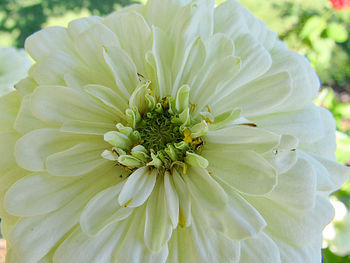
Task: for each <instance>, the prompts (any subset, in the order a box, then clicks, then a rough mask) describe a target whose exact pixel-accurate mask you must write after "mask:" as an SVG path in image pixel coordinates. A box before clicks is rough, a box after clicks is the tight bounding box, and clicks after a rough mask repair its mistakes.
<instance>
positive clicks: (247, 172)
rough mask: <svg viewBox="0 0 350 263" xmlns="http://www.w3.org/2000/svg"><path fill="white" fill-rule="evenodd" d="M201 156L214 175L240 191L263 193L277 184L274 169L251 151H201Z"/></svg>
mask: <svg viewBox="0 0 350 263" xmlns="http://www.w3.org/2000/svg"><path fill="white" fill-rule="evenodd" d="M203 156H204V157H205V158H206V159H208V160H209V167H208V170H209V171H212V172H213V175H214V176H215V177H217V178H220V179H221V180H222V181H224V182H226V183H227V184H228V185H230V186H231V187H234V188H235V189H237V190H239V191H241V192H244V193H248V194H252V195H264V194H266V193H268V192H270V191H271V190H272V189H273V188H274V187H275V185H276V184H277V174H276V171H275V169H274V168H273V167H272V166H271V165H270V164H269V163H268V162H267V161H266V160H265V159H264V158H262V157H261V155H259V154H257V153H255V152H253V151H237V152H235V151H230V152H229V151H227V152H222V153H220V152H203Z"/></svg>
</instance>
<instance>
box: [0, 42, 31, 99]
mask: <svg viewBox="0 0 350 263" xmlns="http://www.w3.org/2000/svg"><path fill="white" fill-rule="evenodd" d="M31 64H32V62H31V61H30V59H29V58H28V57H27V56H26V54H25V52H24V50H17V49H16V48H13V47H7V48H5V47H0V96H1V95H4V94H7V93H9V92H11V91H13V90H14V88H13V85H14V84H16V83H17V82H18V81H19V80H21V79H23V78H24V77H26V75H27V70H28V69H29V67H30V65H31Z"/></svg>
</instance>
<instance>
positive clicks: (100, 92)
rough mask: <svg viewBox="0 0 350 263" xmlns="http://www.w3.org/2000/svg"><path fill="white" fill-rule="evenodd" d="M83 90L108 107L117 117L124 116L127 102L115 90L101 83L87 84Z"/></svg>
mask: <svg viewBox="0 0 350 263" xmlns="http://www.w3.org/2000/svg"><path fill="white" fill-rule="evenodd" d="M85 90H86V91H87V93H89V94H90V95H91V96H93V97H95V98H96V99H98V100H99V101H101V102H102V103H103V104H105V105H106V106H108V107H110V108H111V109H112V110H113V111H114V112H115V113H116V115H117V116H118V117H119V118H125V114H124V112H125V110H126V109H127V108H128V102H127V100H125V99H123V98H122V97H121V96H120V95H119V94H118V93H117V92H114V91H113V90H112V89H110V88H107V87H104V86H101V85H87V86H86V87H85Z"/></svg>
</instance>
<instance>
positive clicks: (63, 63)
mask: <svg viewBox="0 0 350 263" xmlns="http://www.w3.org/2000/svg"><path fill="white" fill-rule="evenodd" d="M79 62H80V61H79V60H77V58H76V57H74V56H73V55H72V54H67V53H65V52H62V51H60V50H58V51H53V52H52V53H51V54H50V55H48V56H47V57H46V58H45V60H43V61H40V62H37V63H36V64H35V65H34V66H33V67H32V68H31V72H30V76H31V77H33V79H34V80H35V82H36V83H38V85H62V86H65V84H66V83H65V80H64V75H65V73H67V72H71V71H73V70H74V68H76V67H77V66H78V65H79Z"/></svg>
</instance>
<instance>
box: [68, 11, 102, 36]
mask: <svg viewBox="0 0 350 263" xmlns="http://www.w3.org/2000/svg"><path fill="white" fill-rule="evenodd" d="M102 21H103V19H102V18H101V17H98V16H90V17H84V18H78V19H75V20H73V21H72V22H70V23H69V24H68V32H69V34H70V36H71V37H72V38H76V37H78V36H79V34H81V33H83V32H84V31H86V30H88V29H89V28H91V27H92V26H93V25H95V24H97V23H101V22H102Z"/></svg>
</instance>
